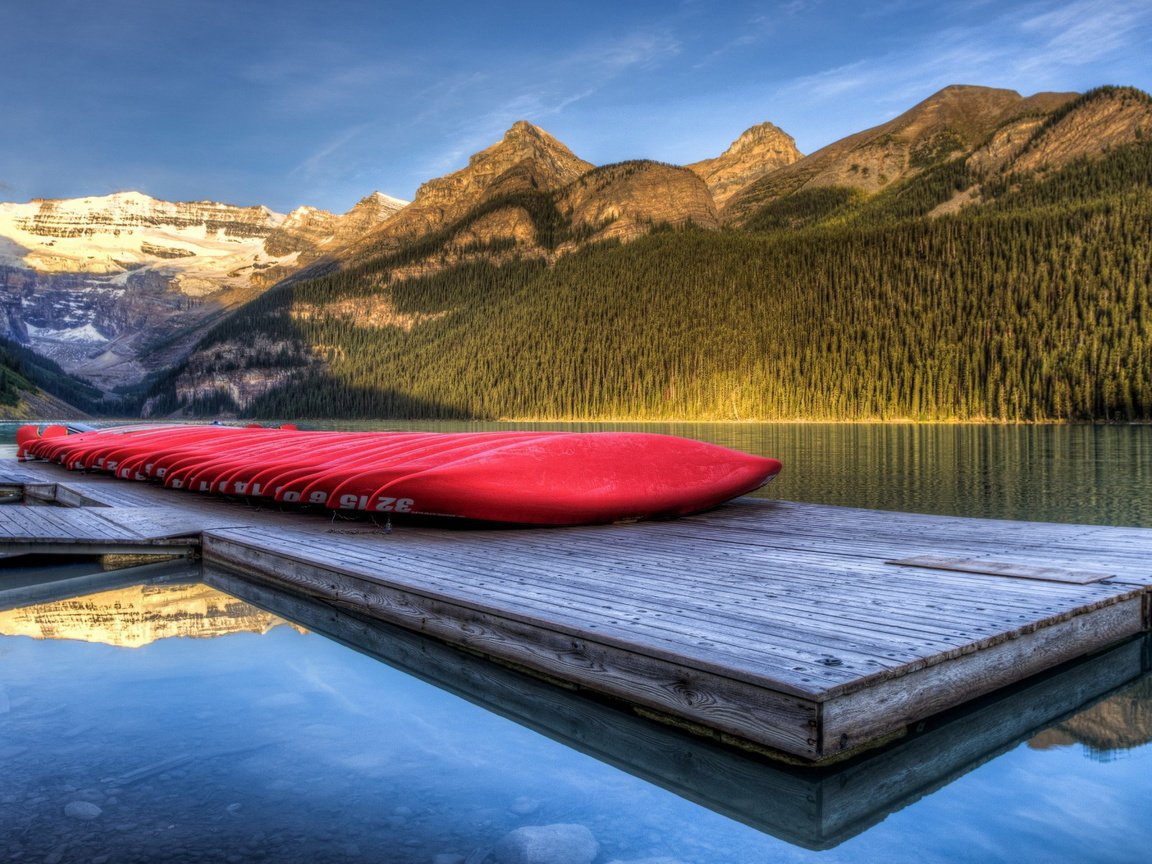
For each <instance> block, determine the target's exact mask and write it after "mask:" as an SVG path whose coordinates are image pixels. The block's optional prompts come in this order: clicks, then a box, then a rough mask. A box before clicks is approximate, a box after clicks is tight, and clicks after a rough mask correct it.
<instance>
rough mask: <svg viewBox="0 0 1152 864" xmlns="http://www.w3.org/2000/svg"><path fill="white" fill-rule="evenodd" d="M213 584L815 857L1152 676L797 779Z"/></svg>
mask: <svg viewBox="0 0 1152 864" xmlns="http://www.w3.org/2000/svg"><path fill="white" fill-rule="evenodd" d="M204 580H205V582H207V583H208V584H210V585H212V586H213V587H216V588H219V589H220V590H223V591H226V592H228V593H229V594H232V595H233V596H236V597H239V598H240V599H242V600H244V601H245V602H248V603H252V604H254V605H256V606H259V607H260V608H262V609H265V610H268V611H270V612H273V613H275V614H277V615H280V616H281V617H284V618H287V619H289V620H291V621H293V622H295V623H297V624H300V625H302V626H304V627H306V628H308V629H309V630H312V631H315V632H318V633H322V634H324V635H325V636H328V637H329V638H333V639H336V640H337V641H339V642H342V643H343V644H345V645H348V646H350V647H352V648H354V649H356V650H358V651H361V652H363V653H366V654H368V655H370V656H372V657H376V658H377V659H379V660H382V661H383V662H385V663H388V664H389V665H392V666H395V667H396V668H399V669H401V670H403V671H404V672H406V673H408V674H412V675H415V676H417V677H419V678H422V679H424V680H426V681H430V682H432V683H434V684H436V685H437V686H439V687H441V688H444V689H447V690H449V691H451V692H453V693H456V694H457V695H460V696H462V697H464V698H465V699H468V700H469V701H472V702H474V703H476V704H479V705H482V706H483V707H485V708H487V709H488V710H490V711H493V712H495V713H497V714H500V715H502V716H505V717H508V718H510V719H512V720H514V721H515V722H517V723H520V724H522V725H524V726H527V727H529V728H532V729H535V730H536V731H538V732H541V733H543V734H545V735H547V736H549V737H551V738H554V739H556V740H558V741H561V742H562V743H564V744H566V745H568V746H570V747H573V748H575V749H577V750H580V751H582V752H585V753H589V754H591V755H593V756H595V757H596V758H598V759H601V760H603V761H606V762H609V763H611V764H613V765H615V766H617V767H619V768H621V769H623V770H625V771H628V772H630V773H632V774H634V775H636V776H639V777H642V778H644V779H645V780H648V781H650V782H653V783H656V784H658V785H660V786H662V787H664V788H666V789H668V790H670V791H672V792H674V793H676V794H678V795H681V796H683V797H685V798H688V799H690V800H692V801H695V802H697V803H699V804H702V805H704V806H706V807H709V808H711V809H713V810H715V811H717V812H719V813H723V814H724V815H726V816H728V817H730V818H733V819H737V820H739V821H741V822H744V823H745V824H748V825H750V826H752V827H754V828H756V829H758V830H760V831H765V832H767V833H770V834H773V835H775V836H778V837H781V838H783V839H784V840H787V841H788V842H789V843H794V844H798V845H801V846H805V847H808V848H811V849H827V848H832V847H834V846H837V845H839V844H840V843H842V842H844V841H845V840H847V839H849V838H850V837H853V836H855V835H856V834H858V833H859V832H860V831H862V830H864V829H865V828H867V827H869V826H870V825H873V824H875V823H876V822H878V821H880V820H881V819H883V818H885V817H886V816H887V815H888V814H889V813H892V812H894V811H895V810H897V809H899V808H901V807H903V806H905V805H907V804H909V803H911V802H912V801H914V800H916V799H917V798H919V797H921V796H923V795H925V794H927V793H928V792H931V791H933V790H934V789H937V788H940V787H941V786H943V785H945V784H946V783H948V782H950V781H952V780H954V779H956V778H957V777H959V776H961V775H962V774H964V773H966V772H968V771H970V770H972V769H973V768H975V767H977V766H978V765H981V764H983V763H984V762H985V761H987V760H988V759H991V758H993V757H994V756H996V755H997V754H999V753H1002V752H1004V751H1005V750H1007V749H1009V748H1011V747H1013V746H1016V745H1017V744H1019V743H1021V742H1022V741H1026V740H1028V738H1030V737H1031V736H1033V735H1035V734H1036V733H1037V732H1038V731H1041V730H1043V729H1044V728H1046V727H1047V726H1049V725H1050V724H1053V723H1056V722H1059V721H1061V720H1062V719H1064V718H1065V717H1066V716H1067V715H1068V714H1069V713H1070V712H1073V711H1076V710H1079V709H1082V708H1083V707H1085V706H1086V704H1090V703H1091V702H1092V701H1094V700H1097V699H1100V698H1103V697H1105V696H1106V695H1108V694H1109V693H1111V692H1113V691H1115V690H1116V689H1117V688H1120V687H1123V686H1124V685H1126V684H1127V683H1129V682H1131V681H1133V680H1138V679H1139V678H1140V677H1141V676H1142V675H1143V674H1144V673H1146V672H1147V671H1148V669H1149V655H1148V646H1149V642H1148V638H1149V637H1145V638H1144V639H1141V640H1136V641H1127V642H1125V643H1123V644H1122V645H1121V646H1119V647H1117V648H1115V649H1113V650H1111V651H1109V652H1107V653H1105V654H1103V655H1098V656H1095V657H1093V658H1091V659H1088V660H1085V661H1083V662H1081V663H1077V664H1073V665H1070V666H1069V667H1067V668H1064V669H1061V670H1059V671H1057V672H1054V673H1052V674H1050V675H1043V676H1037V678H1035V679H1032V680H1031V681H1030V682H1029V683H1028V685H1027V686H1025V687H1020V688H1012V689H1011V690H1002V691H999V692H998V693H997V694H996V695H995V696H994V697H992V698H989V699H986V700H982V701H980V702H977V703H973V704H971V705H970V706H966V707H965V708H963V709H961V710H958V711H954V712H951V713H949V714H945V715H940V716H939V717H937V718H936V719H935V720H934V721H933V722H930V723H926V724H921V725H922V726H923V728H921V729H919V730H917V731H915V732H912V733H910V734H909V735H908V736H906V737H905V738H903V739H902V740H901V741H899V742H897V743H894V744H893V745H891V746H888V747H886V748H884V749H882V750H881V751H880V752H878V753H874V754H869V755H868V756H866V757H865V758H863V759H860V760H853V761H851V762H849V763H847V764H838V765H835V766H831V767H829V768H827V769H825V770H820V771H796V770H794V769H791V768H789V767H787V766H781V765H779V764H778V763H774V762H771V761H768V760H762V759H758V758H754V757H753V758H749V757H748V756H746V755H745V754H741V753H739V752H737V751H736V750H734V749H733V748H728V747H723V746H719V745H718V744H716V743H715V742H713V741H709V740H707V739H704V738H702V737H700V736H696V735H691V734H687V733H685V732H684V731H683V730H680V729H676V728H675V727H672V726H669V725H667V724H658V723H651V722H648V721H646V720H645V719H644V718H642V717H639V716H637V715H635V714H634V713H632V712H628V711H627V710H622V708H623V707H624V706H619V705H611V704H605V702H604V701H603V700H597V699H587V698H583V697H582V696H581V694H579V693H575V692H573V691H571V690H566V689H563V688H559V687H554V686H552V685H550V684H548V683H546V682H542V681H539V680H537V679H533V678H532V677H530V676H525V675H523V674H520V673H517V672H516V671H514V670H509V669H506V668H503V667H500V666H498V665H496V664H492V663H488V662H486V661H484V660H483V659H482V658H479V657H476V656H474V655H471V654H469V653H467V652H463V651H460V650H458V649H455V648H453V647H451V646H448V645H445V644H444V643H443V642H441V641H439V640H435V639H430V638H428V637H425V636H422V635H421V634H418V633H414V632H412V631H410V630H404V629H401V628H397V627H390V626H388V625H384V624H382V623H380V622H376V621H373V620H371V619H369V618H367V617H365V616H363V615H360V614H357V613H356V612H354V611H344V610H341V609H336V608H334V607H332V606H329V605H327V604H321V603H315V602H311V601H308V600H305V599H301V598H299V597H297V596H294V595H291V594H287V593H285V592H284V591H281V590H278V589H276V588H274V587H269V586H265V585H260V584H256V583H253V582H249V581H248V580H246V579H244V578H242V577H238V576H235V575H234V574H232V573H231V572H230V571H226V570H219V569H216V568H213V567H211V566H210V565H209V566H206V567H205V570H204Z"/></svg>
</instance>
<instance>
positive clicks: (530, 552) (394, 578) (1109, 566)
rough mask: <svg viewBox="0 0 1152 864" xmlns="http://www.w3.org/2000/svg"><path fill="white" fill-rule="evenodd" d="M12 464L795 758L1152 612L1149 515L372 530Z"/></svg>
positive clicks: (255, 569)
mask: <svg viewBox="0 0 1152 864" xmlns="http://www.w3.org/2000/svg"><path fill="white" fill-rule="evenodd" d="M11 465H12V473H15V472H16V470H20V471H22V472H23V473H24V475H25V476H27V475H28V474H29V473H31V474H33V475H35V479H36V480H37V481H38V482H40V483H42V484H48V483H53V484H56V488H57V491H56V496H57V498H59V499H61V500H63V499H64V498H66V497H68V496H72V497H73V498H74V499H75V500H77V501H78V502H81V503H82V501H87V502H89V503H100V504H106V505H110V506H107V507H104V508H100V507H96V508H90V509H91V510H92V511H93V512H99V511H101V510H103V511H104V512H105V513H106V514H108V515H107V516H106V517H105V518H104V519H103V520H102V521H103V522H105V523H117V524H121V525H123V526H124V528H125V529H126V530H131V531H132V532H134V533H133V535H132V536H135V537H136V538H137V539H138V540H139V541H140V542H141V543H145V544H147V543H156V542H170V541H171V540H173V539H174V538H178V537H187V536H190V535H191V533H192V532H193V531H196V530H198V531H199V537H200V542H201V546H202V554H203V558H204V560H205V562H206V563H212V564H215V565H220V566H224V567H227V568H229V569H232V570H235V571H238V572H240V573H243V574H245V575H246V576H247V577H248V578H250V579H256V580H260V581H264V582H267V583H271V584H275V585H279V586H282V587H288V588H290V589H291V590H293V591H296V592H298V593H302V594H305V595H308V596H311V597H316V598H320V599H322V600H324V601H325V602H327V603H330V604H333V605H335V606H337V607H341V608H347V609H354V610H356V611H357V612H358V613H361V614H368V615H371V616H373V617H376V618H378V619H381V620H384V621H387V622H390V623H393V624H398V625H400V626H402V627H406V628H408V629H411V630H416V631H420V632H422V633H425V634H428V635H432V636H434V637H436V638H439V639H441V640H443V641H446V642H448V643H451V644H453V645H457V646H460V647H462V648H465V649H468V650H470V651H473V652H477V653H479V654H482V655H484V656H487V657H490V658H493V659H496V660H499V661H502V662H505V663H510V664H514V665H515V666H517V667H520V668H523V669H528V670H531V671H533V672H535V673H536V674H540V675H544V676H547V677H550V678H552V679H555V680H558V681H560V682H563V683H565V684H567V685H570V686H572V685H574V686H577V687H582V688H587V689H589V690H592V691H595V692H597V693H600V694H605V695H608V696H612V697H616V698H618V699H620V700H622V701H623V702H626V703H627V704H629V705H631V706H634V707H635V708H636V709H637V710H639V711H640V712H642V713H644V714H646V715H648V716H652V717H656V718H658V719H661V720H664V721H667V722H669V723H673V724H680V725H683V726H684V727H686V728H689V729H692V730H695V731H701V732H705V733H707V734H710V735H713V736H715V737H719V738H721V739H724V740H728V741H731V742H734V743H738V744H742V745H750V746H753V747H757V748H763V749H766V750H768V751H771V752H773V753H776V754H781V755H785V756H787V757H790V758H794V759H797V760H799V761H802V762H823V761H828V760H832V759H836V758H842V757H844V756H846V755H850V754H853V753H855V752H858V751H859V750H861V749H862V748H867V747H871V746H874V745H876V744H877V743H879V742H882V741H884V740H885V739H887V738H890V737H892V736H897V735H901V734H904V733H905V732H906V730H907V729H908V728H909V727H912V726H914V725H915V724H917V723H918V722H920V721H922V720H924V719H925V718H927V717H931V716H933V715H936V714H938V713H939V712H941V711H943V710H945V709H949V708H952V707H954V706H956V705H959V704H961V703H964V702H966V701H968V700H971V699H973V698H975V697H978V696H981V695H984V694H987V693H989V692H991V691H993V690H996V689H997V688H1000V687H1003V686H1005V685H1008V684H1012V683H1015V682H1018V681H1021V680H1022V679H1024V678H1027V677H1029V676H1031V675H1034V674H1036V673H1039V672H1042V671H1044V670H1047V669H1050V668H1052V667H1054V666H1057V665H1059V664H1061V663H1064V662H1065V661H1068V660H1072V659H1074V658H1076V657H1079V656H1082V655H1085V654H1088V653H1092V652H1095V651H1098V650H1100V649H1102V648H1105V647H1107V646H1110V645H1112V644H1115V643H1118V642H1120V641H1122V640H1124V639H1125V638H1127V637H1130V636H1133V635H1135V634H1137V633H1140V632H1142V631H1144V630H1147V629H1148V627H1149V617H1150V612H1149V598H1150V596H1152V594H1150V590H1152V530H1143V529H1131V528H1109V527H1103V526H1083V525H1051V524H1041V523H1026V522H1006V521H997V520H979V519H961V518H954V517H936V516H922V515H914V514H905V513H887V512H878V511H868V510H855V509H851V508H841V507H826V506H818V505H807V504H795V503H790V502H774V501H757V500H752V499H744V500H741V501H738V502H734V503H732V504H729V505H726V506H725V507H722V508H720V509H718V510H716V511H713V512H711V513H708V514H704V515H701V516H695V517H691V518H687V519H681V520H676V521H674V522H659V523H642V524H636V525H617V526H600V527H589V528H571V529H524V530H477V531H449V530H438V529H430V528H416V527H411V526H405V525H397V526H395V529H394V530H393V531H392V532H391V533H385V532H384V531H383V530H381V528H380V527H378V526H376V525H374V524H372V523H369V522H341V523H333V522H331V521H330V520H329V519H328V518H325V517H324V516H322V515H317V514H307V513H279V512H275V511H267V510H261V511H257V510H254V509H252V508H250V507H248V506H246V505H245V504H243V503H237V502H225V501H221V500H216V499H209V498H206V497H203V496H195V495H191V494H189V493H182V492H173V491H169V490H164V489H161V488H157V487H153V486H148V485H144V484H130V483H124V482H122V481H115V480H112V479H111V478H102V477H88V476H84V475H79V476H78V475H71V474H68V473H67V472H64V471H62V470H59V469H56V468H55V466H43V465H39V464H36V465H31V464H30V465H23V466H19V468H18V469H17V468H16V466H15V463H11ZM6 482H12V481H11V480H9V479H8V476H7V474H6V473H5V469H4V467H3V466H0V485H2V484H4V483H6ZM25 482H29V481H28V480H25ZM81 499H82V500H81ZM84 509H89V508H84ZM10 510H21V511H23V514H24V516H23V517H22V518H25V519H26V518H27V514H30V513H32V514H36V513H39V512H47V511H52V512H53V513H60V512H69V511H60V510H56V509H54V508H19V507H13V506H12V505H6V506H4V507H0V537H3V536H4V532H8V538H9V539H8V540H0V552H2V550H3V549H4V546H5V545H7V544H14V543H18V542H33V540H30V539H25V540H23V541H21V540H19V536H21V535H20V532H21V531H23V532H25V533H26V534H27V536H28V537H31V533H30V532H31V531H32V530H33V529H29V528H27V527H19V526H18V525H17V524H16V523H17V519H16V518H15V517H11V518H10V517H7V516H6V515H5V514H6V513H7V512H8V511H10ZM132 510H136V511H137V513H138V514H139V518H136V519H133V518H131V516H130V511H132ZM110 511H111V512H110ZM122 511H129V513H125V512H122ZM34 518H35V520H38V521H41V522H42V524H43V525H44V526H49V525H50V523H51V524H53V525H54V526H55V527H43V528H41V529H36V530H39V531H40V534H45V535H46V534H49V533H51V531H52V530H59V531H60V532H68V531H73V532H80V533H83V532H85V531H91V530H95V529H94V527H93V528H88V527H81V526H80V525H79V524H77V525H75V526H74V525H72V524H64V523H60V522H56V523H52V518H53V517H50V516H35V517H34ZM6 520H7V521H6ZM38 537H39V535H37V538H38ZM89 539H90V538H89ZM36 542H38V540H37V541H36ZM21 548H23V547H21Z"/></svg>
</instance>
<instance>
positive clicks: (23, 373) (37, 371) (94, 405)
mask: <svg viewBox="0 0 1152 864" xmlns="http://www.w3.org/2000/svg"><path fill="white" fill-rule="evenodd" d="M37 389H41V390H43V391H44V392H46V393H48V394H49V395H50V396H52V397H56V398H57V399H60V400H62V401H63V402H66V403H68V405H70V406H73V407H74V408H76V409H79V410H80V411H84V412H92V413H98V412H99V411H100V410H101V409H102V408H103V407H104V405H105V403H104V401H103V398H102V394H101V393H100V391H99V390H97V389H96V388H95V387H92V386H91V385H89V384H87V383H85V382H83V381H81V380H79V379H77V378H74V377H72V376H70V375H68V374H67V373H66V372H65V371H64V370H63V369H61V368H60V367H59V366H58V365H56V364H55V363H54V362H52V361H51V360H49V359H48V358H46V357H41V356H40V355H39V354H36V353H35V352H33V351H30V350H29V349H27V348H25V347H24V346H22V345H19V344H17V343H15V342H12V341H11V340H9V339H4V338H3V337H0V412H2V411H4V410H6V409H10V408H12V407H13V406H16V405H18V404H19V403H20V401H21V399H22V398H23V397H24V396H25V395H27V394H31V393H35V392H36V391H37Z"/></svg>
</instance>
